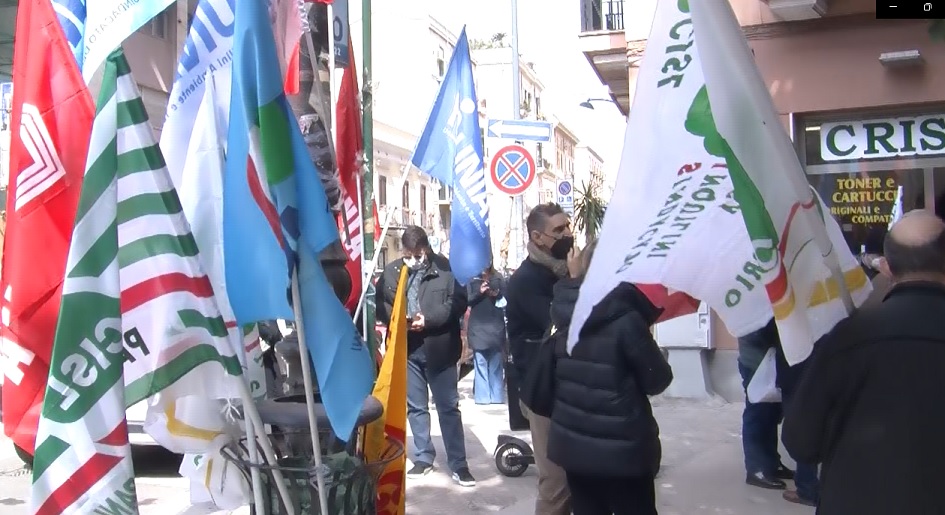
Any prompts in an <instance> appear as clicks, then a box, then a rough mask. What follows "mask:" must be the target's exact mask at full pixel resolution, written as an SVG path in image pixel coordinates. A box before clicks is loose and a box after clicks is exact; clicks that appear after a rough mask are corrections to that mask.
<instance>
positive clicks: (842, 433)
mask: <svg viewBox="0 0 945 515" xmlns="http://www.w3.org/2000/svg"><path fill="white" fill-rule="evenodd" d="M884 254H885V257H884V258H883V259H884V261H883V262H882V263H881V268H882V271H883V273H884V274H887V275H889V276H890V277H891V278H892V280H893V282H894V283H895V284H894V286H893V288H892V290H891V291H890V292H889V294H888V295H887V296H886V298H885V299H884V300H883V302H882V304H880V305H878V306H873V307H870V308H861V309H860V310H859V311H858V312H857V313H855V314H854V315H853V316H851V317H850V318H848V319H846V320H843V321H841V322H840V323H839V324H837V326H836V327H835V328H834V329H833V331H831V332H830V333H829V334H828V335H827V336H825V337H824V338H823V339H822V340H821V341H820V342H818V343H817V345H815V347H814V352H813V355H812V356H811V358H810V359H809V360H808V363H807V369H806V371H805V372H804V375H803V377H802V379H801V382H800V385H799V386H798V389H797V391H796V392H795V396H794V398H793V399H791V400H790V401H789V402H788V403H787V404H786V405H785V409H786V416H785V422H784V429H783V434H782V439H783V441H784V445H785V446H786V447H787V449H788V451H789V452H790V453H791V455H792V456H794V457H796V458H797V459H799V460H804V461H807V462H810V463H817V462H820V463H822V469H821V489H820V503H819V506H818V510H817V513H818V514H820V515H849V514H856V515H888V514H891V513H897V514H898V513H902V514H906V513H908V514H910V515H912V514H915V515H932V514H940V513H945V496H943V495H942V494H941V463H942V456H945V437H943V435H945V410H943V409H942V407H943V406H945V374H943V373H942V367H943V363H945V223H943V222H942V221H941V220H940V219H938V218H936V217H935V216H934V215H933V214H931V213H929V212H926V211H912V212H910V213H908V214H906V215H905V216H903V218H902V219H901V220H900V221H899V222H898V223H896V224H895V225H894V226H893V228H892V230H891V231H890V232H889V234H888V235H887V236H886V241H885V244H884Z"/></svg>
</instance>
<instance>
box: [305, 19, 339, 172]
mask: <svg viewBox="0 0 945 515" xmlns="http://www.w3.org/2000/svg"><path fill="white" fill-rule="evenodd" d="M326 7H327V8H328V98H329V106H328V112H329V113H330V116H331V123H330V124H329V128H330V129H331V145H332V147H335V148H337V145H338V137H337V136H335V133H336V132H337V130H338V91H337V89H336V88H335V8H334V6H333V5H332V4H330V3H329V4H328V5H327V6H326ZM309 34H311V33H309ZM312 62H313V63H314V62H316V61H314V60H313V61H312ZM317 78H318V76H317V75H316V79H317ZM316 84H317V80H316ZM336 162H337V161H336Z"/></svg>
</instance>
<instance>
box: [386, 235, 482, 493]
mask: <svg viewBox="0 0 945 515" xmlns="http://www.w3.org/2000/svg"><path fill="white" fill-rule="evenodd" d="M401 243H402V244H403V251H404V258H403V260H399V259H398V260H396V261H394V262H392V263H390V264H389V265H387V267H386V268H385V269H384V273H383V275H381V277H380V279H378V282H377V288H376V292H377V293H376V294H375V295H376V298H375V306H376V310H377V311H376V313H377V320H378V321H379V322H381V323H383V324H385V325H390V314H391V311H392V310H393V305H394V298H395V297H396V295H397V282H398V280H399V278H400V271H401V269H402V268H403V267H404V266H406V267H408V268H409V272H408V275H407V317H408V318H409V324H410V326H409V330H408V332H407V420H408V421H409V422H410V430H411V432H412V433H413V441H414V448H415V453H414V454H413V456H411V461H412V462H413V467H412V468H411V469H410V470H408V471H407V476H408V477H417V476H423V475H426V474H428V473H429V472H430V471H432V470H433V461H434V458H435V456H436V450H435V449H434V447H433V440H432V439H431V438H430V408H429V404H430V401H429V397H430V392H432V393H433V403H434V404H435V405H436V412H437V416H438V417H439V419H440V430H441V431H442V434H443V446H444V447H446V457H447V461H448V463H449V467H450V471H451V473H452V476H453V480H454V481H456V482H457V483H459V484H460V485H462V486H474V485H475V484H476V480H475V479H473V477H472V475H471V474H470V473H469V465H468V464H467V462H466V440H465V437H464V435H463V418H462V414H461V413H460V411H459V393H458V391H457V390H456V384H457V382H458V381H459V378H458V374H457V370H456V363H457V362H458V361H459V358H460V354H461V353H462V348H463V342H462V339H461V337H460V324H461V320H462V317H463V314H464V313H465V312H466V307H467V297H466V289H465V288H463V287H462V286H460V285H459V283H458V282H456V279H455V278H454V277H453V272H452V271H450V264H449V261H448V260H447V259H446V258H445V257H443V256H441V255H438V254H436V253H434V252H433V249H431V248H430V242H429V239H428V238H427V233H426V232H425V231H424V230H423V229H422V228H420V227H417V226H415V225H411V226H409V227H407V228H406V229H404V235H403V237H401Z"/></svg>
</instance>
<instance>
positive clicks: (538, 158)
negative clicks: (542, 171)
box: [535, 141, 545, 163]
mask: <svg viewBox="0 0 945 515" xmlns="http://www.w3.org/2000/svg"><path fill="white" fill-rule="evenodd" d="M542 149H543V147H542V146H541V142H540V141H539V142H538V146H537V151H536V152H535V161H536V162H538V163H541V162H543V161H544V160H545V156H544V155H542Z"/></svg>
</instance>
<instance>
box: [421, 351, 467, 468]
mask: <svg viewBox="0 0 945 515" xmlns="http://www.w3.org/2000/svg"><path fill="white" fill-rule="evenodd" d="M426 361H427V360H426V356H425V355H424V353H423V348H422V347H421V348H419V349H417V350H416V351H414V352H413V354H411V355H409V356H408V357H407V421H408V422H409V423H410V431H411V432H412V433H413V445H414V454H413V459H412V460H411V461H413V462H414V463H427V464H430V465H432V464H433V461H434V459H435V458H436V449H435V448H434V447H433V440H432V439H431V438H430V395H429V394H430V392H432V393H433V403H434V404H435V405H436V413H437V416H438V418H439V420H440V431H441V432H442V433H443V446H444V447H446V458H447V461H448V464H449V467H450V470H452V471H453V472H456V471H458V470H460V469H463V468H469V465H468V464H467V463H466V440H465V436H464V434H463V416H462V414H461V413H460V412H459V392H458V391H457V390H456V383H457V382H458V376H457V371H456V367H455V366H449V367H446V368H445V369H444V370H440V371H437V372H434V373H430V371H429V370H428V369H427V366H426Z"/></svg>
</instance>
